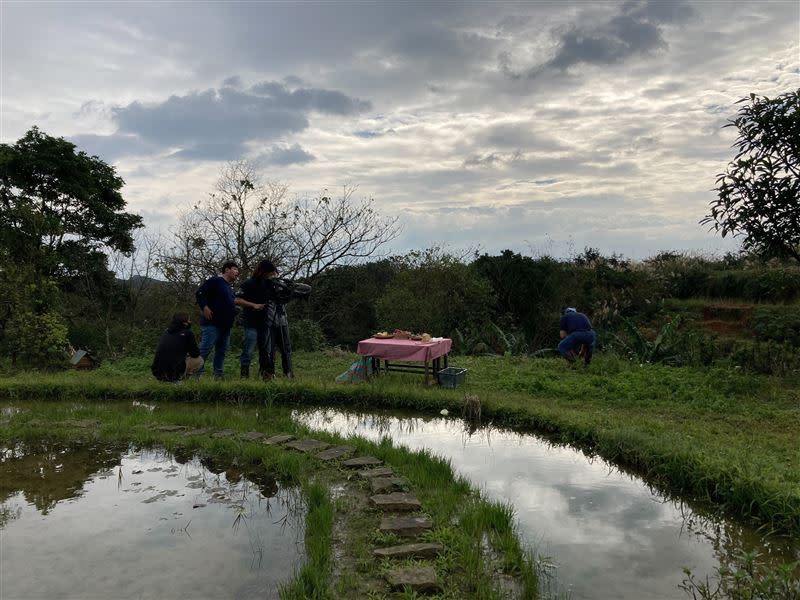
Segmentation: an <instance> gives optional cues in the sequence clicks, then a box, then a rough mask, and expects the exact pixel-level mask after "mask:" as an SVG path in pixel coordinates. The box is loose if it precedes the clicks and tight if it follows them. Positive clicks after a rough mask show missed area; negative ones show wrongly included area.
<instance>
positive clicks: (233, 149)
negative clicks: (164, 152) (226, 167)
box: [170, 142, 245, 160]
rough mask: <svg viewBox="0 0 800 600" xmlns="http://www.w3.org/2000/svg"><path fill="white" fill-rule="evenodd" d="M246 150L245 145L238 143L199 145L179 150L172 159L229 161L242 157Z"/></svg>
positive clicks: (172, 155)
mask: <svg viewBox="0 0 800 600" xmlns="http://www.w3.org/2000/svg"><path fill="white" fill-rule="evenodd" d="M244 149H245V148H244V145H243V144H241V143H237V142H208V143H198V144H194V145H192V146H190V147H189V148H185V149H183V150H178V151H177V152H175V153H173V154H171V155H170V157H171V158H180V159H185V160H228V159H232V158H236V157H237V156H242V155H243V154H244Z"/></svg>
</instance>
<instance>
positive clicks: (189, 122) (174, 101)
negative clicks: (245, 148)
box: [114, 88, 308, 146]
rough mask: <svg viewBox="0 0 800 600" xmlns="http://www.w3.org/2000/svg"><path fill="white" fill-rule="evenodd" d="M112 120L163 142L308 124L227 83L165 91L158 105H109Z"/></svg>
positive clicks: (235, 136) (276, 131) (234, 137)
mask: <svg viewBox="0 0 800 600" xmlns="http://www.w3.org/2000/svg"><path fill="white" fill-rule="evenodd" d="M114 120H115V121H116V123H117V125H118V126H119V131H120V132H122V133H131V134H136V135H139V136H141V137H142V138H144V139H147V140H150V141H153V142H155V143H158V144H162V145H167V146H170V145H171V146H184V145H187V144H188V145H195V144H198V143H206V142H205V141H206V140H216V142H215V143H222V142H227V143H231V142H234V141H237V142H238V141H241V140H245V139H253V138H256V137H259V136H263V137H272V136H278V135H282V134H285V133H290V132H297V131H302V130H303V129H305V128H306V127H308V120H307V119H306V117H305V116H304V115H303V114H301V113H298V112H296V111H291V110H286V109H285V108H282V107H277V106H275V104H274V103H273V102H271V101H270V100H269V99H268V98H262V97H259V96H254V95H252V94H246V93H242V92H237V91H235V90H232V89H230V88H223V89H221V90H219V91H216V90H206V91H203V92H192V93H190V94H187V95H186V96H171V97H170V98H169V99H167V100H166V101H164V102H162V103H160V104H143V103H140V102H133V103H132V104H129V105H128V106H125V107H121V108H116V109H114Z"/></svg>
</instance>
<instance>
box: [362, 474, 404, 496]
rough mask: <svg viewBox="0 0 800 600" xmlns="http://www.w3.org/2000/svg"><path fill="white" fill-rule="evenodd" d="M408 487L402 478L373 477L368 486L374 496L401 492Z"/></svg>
mask: <svg viewBox="0 0 800 600" xmlns="http://www.w3.org/2000/svg"><path fill="white" fill-rule="evenodd" d="M407 485H408V481H407V480H406V479H405V478H404V477H373V478H371V479H370V480H369V486H370V487H371V488H372V492H373V493H374V494H388V493H389V492H402V491H403V490H405V488H406V486H407Z"/></svg>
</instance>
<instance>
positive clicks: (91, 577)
mask: <svg viewBox="0 0 800 600" xmlns="http://www.w3.org/2000/svg"><path fill="white" fill-rule="evenodd" d="M304 518H305V515H304V509H302V508H301V503H300V499H299V495H298V492H296V491H295V490H292V489H283V488H281V487H280V486H279V485H278V484H277V483H276V482H275V481H274V480H269V479H265V480H263V481H258V482H253V481H249V480H248V479H246V478H244V477H242V475H241V473H239V471H238V470H237V469H236V468H235V467H234V466H228V467H227V468H226V469H225V470H222V469H221V468H220V467H217V466H215V465H211V464H204V463H203V462H201V461H200V460H199V459H198V458H196V457H192V456H173V455H170V454H168V453H166V452H164V451H159V450H152V449H149V450H148V449H136V448H130V447H128V446H127V445H123V446H108V445H101V446H74V445H73V446H65V445H38V446H27V445H22V444H20V445H17V446H15V447H13V448H9V447H6V448H0V589H1V590H2V593H1V594H0V596H2V598H4V599H6V598H8V599H12V598H13V599H41V598H85V599H92V598H98V599H99V598H103V599H105V598H143V599H144V598H237V599H239V598H241V599H249V598H259V599H264V598H277V597H278V590H279V586H280V584H281V583H283V582H287V581H288V580H289V579H291V577H292V575H293V574H294V571H295V569H296V568H298V567H299V565H300V564H301V563H302V560H303V556H302V549H303V535H304V534H303V522H304Z"/></svg>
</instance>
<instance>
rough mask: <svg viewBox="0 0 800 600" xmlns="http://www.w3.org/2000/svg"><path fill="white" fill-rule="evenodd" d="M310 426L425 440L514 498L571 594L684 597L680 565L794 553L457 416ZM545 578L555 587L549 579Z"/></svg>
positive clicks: (337, 416)
mask: <svg viewBox="0 0 800 600" xmlns="http://www.w3.org/2000/svg"><path fill="white" fill-rule="evenodd" d="M294 416H295V418H296V419H297V420H298V421H300V422H302V423H304V424H306V425H308V426H309V427H312V428H314V429H322V430H325V431H331V432H334V431H335V432H337V433H340V434H342V435H360V436H363V437H365V438H367V439H371V440H379V439H380V438H381V437H384V436H386V437H390V438H391V439H392V440H393V442H394V443H395V444H396V445H403V446H406V447H408V448H411V449H421V448H427V449H430V450H432V451H433V452H434V453H436V454H438V455H439V456H443V457H446V458H448V459H449V460H450V461H451V463H452V465H453V467H454V468H455V470H456V471H457V472H458V473H460V474H462V475H464V476H466V477H467V478H468V479H469V480H470V481H471V482H472V483H473V484H474V485H476V486H477V487H479V488H481V489H482V490H484V491H485V492H486V493H487V495H488V496H489V497H490V498H492V499H496V500H503V501H506V502H510V503H511V504H512V505H513V506H514V508H515V511H516V515H517V518H518V520H519V524H520V529H521V532H522V535H523V536H525V538H526V541H527V542H528V543H530V544H531V545H532V546H534V547H535V548H536V550H537V552H538V553H539V554H540V555H543V556H552V557H553V558H552V562H553V564H554V569H553V570H552V572H553V574H554V577H555V579H556V580H557V582H556V583H555V585H554V587H557V588H558V589H561V590H562V591H563V590H568V591H570V593H571V598H573V599H579V598H620V599H621V598H629V599H631V600H645V599H657V598H658V599H661V598H685V597H686V594H685V593H684V592H683V591H682V590H680V589H679V588H678V585H679V584H680V583H681V581H682V580H683V578H684V575H683V572H682V568H683V567H688V568H690V569H692V571H693V572H694V573H695V574H696V575H700V576H702V577H705V575H709V576H713V575H714V569H715V567H717V566H719V565H720V563H721V562H723V563H724V562H730V561H731V556H732V553H733V552H734V551H736V550H739V549H742V548H744V549H747V550H751V549H753V548H754V547H758V548H760V549H761V551H762V552H764V553H765V554H767V555H769V556H771V557H772V560H775V561H776V562H791V561H792V560H797V559H798V558H800V549H799V548H798V546H795V547H794V548H792V547H791V546H790V544H789V542H788V541H787V540H786V539H784V538H777V539H773V540H765V539H764V538H763V536H762V535H760V534H758V533H757V532H755V531H753V530H752V529H751V528H748V527H743V526H741V525H737V524H733V523H730V522H725V521H724V520H719V519H711V518H708V517H706V516H701V515H700V514H698V513H696V512H695V511H693V510H692V509H691V508H690V507H689V506H687V505H686V504H685V503H681V502H679V501H673V500H669V499H667V498H665V497H664V496H663V495H661V494H659V493H657V492H655V491H654V490H652V489H650V488H649V487H648V486H647V485H646V484H644V482H643V481H642V480H640V479H638V478H635V477H631V476H630V475H628V474H626V473H623V472H621V471H620V470H619V469H617V468H615V467H613V466H612V465H610V464H609V463H607V462H606V461H604V460H602V459H597V458H595V459H588V458H587V457H586V456H585V455H584V454H583V453H581V452H578V451H576V450H574V449H572V448H568V447H564V446H554V445H552V444H551V443H549V442H547V441H546V440H544V439H542V438H540V437H537V436H535V435H530V434H519V433H516V432H512V431H508V430H503V429H497V428H492V427H487V428H482V429H479V430H478V431H476V432H475V433H474V434H472V435H469V434H468V433H467V432H465V430H464V424H463V423H462V422H461V421H460V420H458V419H444V418H430V417H403V418H400V417H397V416H391V415H377V414H363V413H346V412H342V411H339V410H332V409H319V410H305V411H304V410H298V411H296V412H295V413H294ZM551 585H553V584H552V583H551Z"/></svg>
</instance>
